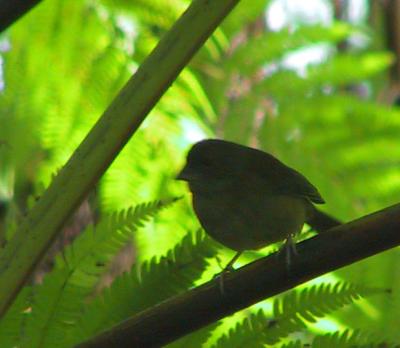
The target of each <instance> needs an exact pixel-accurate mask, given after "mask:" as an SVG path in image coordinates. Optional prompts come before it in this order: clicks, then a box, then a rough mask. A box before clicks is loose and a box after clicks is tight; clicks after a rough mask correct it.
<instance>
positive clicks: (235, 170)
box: [176, 139, 246, 188]
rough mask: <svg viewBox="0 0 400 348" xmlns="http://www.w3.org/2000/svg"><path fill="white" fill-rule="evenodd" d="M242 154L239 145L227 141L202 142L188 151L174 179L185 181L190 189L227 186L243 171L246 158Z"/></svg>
mask: <svg viewBox="0 0 400 348" xmlns="http://www.w3.org/2000/svg"><path fill="white" fill-rule="evenodd" d="M242 152H243V150H242V147H241V146H240V145H237V144H234V143H231V142H228V141H224V140H218V139H207V140H202V141H200V142H198V143H196V144H194V145H193V146H192V148H191V149H190V150H189V153H188V155H187V160H186V164H185V166H184V167H183V169H182V170H181V172H180V173H179V174H178V175H177V176H176V179H177V180H183V181H187V182H188V183H189V185H190V186H191V187H192V188H194V187H198V186H199V185H200V186H204V185H207V186H208V185H209V184H212V185H214V186H213V187H214V188H217V187H220V186H221V185H224V184H228V183H229V182H231V180H232V179H233V178H235V177H237V175H238V174H239V173H240V172H241V171H243V166H244V165H245V163H244V159H245V158H246V156H244V157H243V156H242ZM216 184H217V186H215V185H216Z"/></svg>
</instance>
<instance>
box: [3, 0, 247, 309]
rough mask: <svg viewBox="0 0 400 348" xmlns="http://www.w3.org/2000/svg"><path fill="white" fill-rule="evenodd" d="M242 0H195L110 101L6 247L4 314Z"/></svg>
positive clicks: (4, 250) (4, 251)
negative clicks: (150, 115) (94, 189)
mask: <svg viewBox="0 0 400 348" xmlns="http://www.w3.org/2000/svg"><path fill="white" fill-rule="evenodd" d="M238 1H239V0H218V1H215V0H194V1H192V2H191V4H190V6H189V8H188V9H187V10H186V11H185V13H184V14H183V15H182V16H181V18H180V19H179V20H178V21H177V22H176V23H175V25H174V26H173V27H172V28H171V30H169V31H168V32H167V33H166V34H165V36H164V37H163V38H162V40H161V41H160V42H159V44H158V45H157V47H156V48H155V49H154V50H153V52H152V53H151V54H150V55H149V56H148V58H147V59H146V60H145V61H144V62H143V64H142V65H141V66H140V68H139V69H138V71H137V72H136V73H135V74H134V75H133V77H132V78H131V79H130V80H129V81H128V82H127V84H126V85H125V86H124V87H123V89H122V90H121V91H120V93H119V94H118V96H117V97H116V98H115V99H114V101H113V102H112V103H111V104H110V106H109V107H108V108H107V110H106V111H105V112H104V114H103V115H102V116H101V118H100V119H99V121H98V122H97V123H96V125H95V126H94V127H93V129H92V130H91V131H90V133H89V134H88V135H87V137H86V138H85V139H84V140H83V142H82V143H81V144H80V145H79V147H78V149H77V150H76V151H75V152H74V154H73V155H72V157H71V158H70V159H69V160H68V162H67V164H66V165H65V166H64V167H63V168H62V170H61V171H60V173H59V174H58V175H57V177H56V178H55V179H54V180H53V182H52V183H51V185H50V186H49V188H48V189H47V190H46V192H45V193H44V194H43V196H42V197H41V198H40V200H39V201H38V202H37V203H36V205H35V206H34V207H33V209H32V210H31V211H30V212H29V214H28V216H27V217H26V218H25V219H24V221H23V222H22V223H21V225H20V226H19V227H18V230H17V231H16V233H15V235H14V236H13V238H12V239H11V241H10V242H9V243H8V244H7V246H6V247H5V248H4V249H3V250H1V254H0V315H1V314H4V312H5V311H6V310H7V308H8V307H9V306H10V304H11V303H12V302H13V301H14V299H15V298H16V296H17V294H18V292H19V290H20V289H21V287H22V286H23V285H24V283H25V281H26V280H27V279H29V274H30V273H31V272H32V270H33V269H34V268H35V266H36V265H37V264H38V262H39V261H40V260H41V258H42V256H43V255H44V254H45V252H46V250H47V248H48V247H49V246H50V245H51V243H52V242H53V241H54V240H55V238H56V237H57V234H58V233H59V232H60V231H61V227H62V225H63V223H64V222H65V221H66V219H67V218H68V216H69V215H71V213H72V212H73V211H74V210H75V208H76V207H77V206H78V205H79V203H80V202H81V201H82V200H83V198H84V197H85V196H86V195H87V193H88V192H89V191H90V189H91V188H92V187H93V186H94V185H95V184H96V182H97V181H98V179H99V178H100V177H101V175H102V174H103V173H104V171H105V170H106V169H107V167H108V166H109V165H110V164H111V162H112V161H113V160H114V158H115V157H116V156H117V154H118V153H119V151H120V150H121V149H122V148H123V146H124V145H125V144H126V142H127V141H128V140H129V138H130V137H131V136H132V134H133V133H135V131H136V130H137V129H138V128H139V126H140V125H141V123H142V122H143V120H144V119H145V118H146V116H147V114H148V113H149V111H150V110H151V108H152V107H154V105H155V104H156V103H157V101H158V100H159V99H160V98H161V96H162V95H163V94H164V92H165V91H166V90H167V89H168V87H169V86H170V85H171V83H172V82H173V81H174V80H175V79H176V77H177V76H178V74H179V73H180V71H181V70H182V69H183V68H184V67H185V65H186V64H187V63H188V62H189V60H190V59H191V58H192V57H193V55H194V54H195V53H196V52H197V50H198V49H199V48H200V47H201V46H202V44H203V43H204V42H205V41H206V39H207V38H208V37H209V36H210V35H211V33H212V32H213V31H214V30H215V28H216V27H217V26H218V25H219V24H220V23H221V21H222V20H223V19H224V17H225V16H226V15H227V14H228V13H229V11H231V10H232V8H233V7H234V6H235V5H236V4H237V3H238ZM82 117H84V115H82Z"/></svg>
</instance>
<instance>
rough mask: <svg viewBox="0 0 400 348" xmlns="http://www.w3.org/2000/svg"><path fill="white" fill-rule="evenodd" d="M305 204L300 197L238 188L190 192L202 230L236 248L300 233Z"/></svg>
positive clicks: (256, 244) (253, 246)
mask: <svg viewBox="0 0 400 348" xmlns="http://www.w3.org/2000/svg"><path fill="white" fill-rule="evenodd" d="M308 204H310V203H309V202H308V201H307V200H306V199H304V198H301V197H292V196H288V195H270V194H269V195H266V194H264V193H263V192H248V190H245V189H243V190H241V189H240V187H238V188H237V189H236V190H227V191H225V192H218V193H217V194H213V193H211V192H206V193H199V192H193V207H194V210H195V213H196V215H197V217H198V219H199V221H200V223H201V225H202V227H203V228H204V230H205V231H206V232H207V233H208V234H209V235H210V236H211V237H213V238H214V239H215V240H217V241H218V242H220V243H221V244H223V245H225V246H227V247H229V248H231V249H234V250H237V251H241V250H248V249H259V248H262V247H264V246H266V245H268V244H271V243H275V242H278V241H282V240H284V239H286V238H287V237H288V236H289V235H290V234H295V233H298V232H300V231H301V229H302V227H303V224H304V222H305V220H306V211H307V205H308Z"/></svg>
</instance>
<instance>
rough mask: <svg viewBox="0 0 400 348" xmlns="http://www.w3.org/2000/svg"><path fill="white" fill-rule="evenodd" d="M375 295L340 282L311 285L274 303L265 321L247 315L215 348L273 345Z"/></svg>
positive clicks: (259, 316) (260, 316)
mask: <svg viewBox="0 0 400 348" xmlns="http://www.w3.org/2000/svg"><path fill="white" fill-rule="evenodd" d="M379 292H383V290H380V289H373V288H366V287H363V286H358V285H353V284H348V283H343V282H338V283H336V284H320V285H314V286H312V287H309V288H306V289H304V290H301V291H293V292H291V293H289V294H287V295H285V296H283V297H281V298H278V299H276V300H274V303H273V317H272V318H268V317H267V316H266V315H265V314H264V313H263V311H262V310H260V311H258V312H257V313H255V314H251V315H250V316H249V317H248V318H246V319H244V320H243V321H242V322H241V323H239V324H237V325H236V327H235V328H234V329H231V330H229V333H228V334H227V335H224V336H222V337H221V338H220V339H219V340H218V342H217V344H216V345H215V348H218V347H221V348H222V347H245V346H246V347H249V346H251V347H264V345H265V344H270V345H274V344H277V343H278V342H279V341H280V340H281V339H282V338H284V337H287V336H288V335H289V334H290V333H293V332H297V331H302V330H304V329H306V328H307V322H308V323H314V322H315V321H316V318H319V317H323V316H325V315H327V314H329V313H331V312H332V311H334V310H336V309H339V308H342V307H344V306H345V305H347V304H350V303H352V302H354V301H355V300H357V299H359V298H360V297H365V296H369V295H372V294H376V293H379ZM296 344H297V343H296ZM295 347H296V346H295Z"/></svg>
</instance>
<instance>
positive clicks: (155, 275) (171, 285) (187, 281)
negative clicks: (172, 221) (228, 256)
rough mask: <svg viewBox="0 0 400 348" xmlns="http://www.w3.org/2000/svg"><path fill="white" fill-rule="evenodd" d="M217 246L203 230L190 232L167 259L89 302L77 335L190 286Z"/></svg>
mask: <svg viewBox="0 0 400 348" xmlns="http://www.w3.org/2000/svg"><path fill="white" fill-rule="evenodd" d="M217 248H218V246H217V245H216V244H215V243H214V242H213V241H212V240H211V239H210V238H209V237H207V236H206V235H205V234H204V233H203V232H202V231H197V232H195V233H189V234H188V235H186V236H185V237H184V238H183V239H182V241H181V242H180V243H179V244H178V245H177V246H176V247H175V248H173V249H172V250H170V251H169V252H168V253H167V254H166V255H165V256H163V257H161V258H156V257H154V258H153V259H151V260H150V261H147V262H144V263H143V264H142V265H140V266H134V267H133V268H132V270H131V272H130V273H125V274H123V275H122V276H121V277H119V278H117V279H116V280H115V281H114V283H113V284H112V286H111V287H110V288H109V289H106V290H105V291H104V293H103V294H101V295H100V296H98V297H97V298H96V299H94V300H93V302H92V303H90V304H89V305H88V306H87V308H86V310H85V313H84V315H83V317H82V318H81V320H80V322H79V325H78V326H77V330H78V331H79V332H77V333H76V334H74V335H75V336H76V337H77V338H80V339H82V340H83V339H85V338H87V337H90V336H92V335H93V334H95V333H97V332H99V331H101V330H104V329H106V328H109V327H110V326H112V325H113V324H115V323H117V322H120V321H122V320H124V319H126V318H127V317H129V316H132V315H133V314H135V313H138V312H140V311H142V310H143V309H145V308H148V307H150V306H152V305H155V304H156V303H158V302H160V301H162V300H164V299H166V298H168V297H171V296H173V295H176V294H178V293H179V292H182V291H184V290H187V289H188V288H189V287H191V286H192V285H193V283H194V281H195V280H197V279H198V278H199V277H200V275H201V274H202V273H203V271H204V270H205V269H206V267H207V265H208V262H207V260H206V258H209V257H212V256H214V255H215V254H216V252H217Z"/></svg>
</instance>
